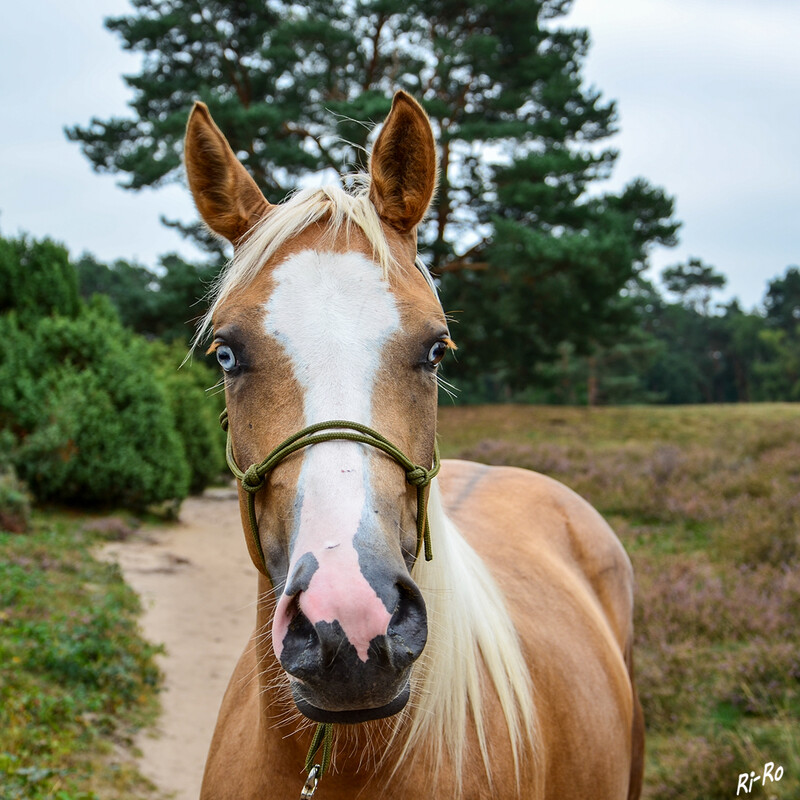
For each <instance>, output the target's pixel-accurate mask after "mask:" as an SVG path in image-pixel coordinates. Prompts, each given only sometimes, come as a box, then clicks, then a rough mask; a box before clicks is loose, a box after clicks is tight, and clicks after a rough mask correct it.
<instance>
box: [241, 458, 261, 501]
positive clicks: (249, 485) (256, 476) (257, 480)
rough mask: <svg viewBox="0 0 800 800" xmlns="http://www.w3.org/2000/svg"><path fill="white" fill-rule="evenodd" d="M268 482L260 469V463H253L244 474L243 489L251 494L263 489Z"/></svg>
mask: <svg viewBox="0 0 800 800" xmlns="http://www.w3.org/2000/svg"><path fill="white" fill-rule="evenodd" d="M265 483H266V478H265V477H264V476H263V475H261V474H260V473H259V471H258V464H251V465H250V466H249V467H248V468H247V469H246V470H245V471H244V474H243V475H242V489H244V490H245V491H246V492H249V493H250V494H256V493H257V492H259V491H261V489H262V488H263V487H264V484H265Z"/></svg>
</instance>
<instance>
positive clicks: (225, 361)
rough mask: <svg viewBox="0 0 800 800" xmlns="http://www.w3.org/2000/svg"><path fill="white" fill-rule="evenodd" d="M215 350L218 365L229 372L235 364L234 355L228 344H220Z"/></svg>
mask: <svg viewBox="0 0 800 800" xmlns="http://www.w3.org/2000/svg"><path fill="white" fill-rule="evenodd" d="M215 352H216V354H217V361H219V365H220V366H221V367H222V369H224V370H225V372H230V371H231V370H232V369H233V368H234V367H235V366H236V356H235V355H234V354H233V350H231V349H230V347H228V345H226V344H221V345H220V346H219V347H218V348H217V349H216V351H215Z"/></svg>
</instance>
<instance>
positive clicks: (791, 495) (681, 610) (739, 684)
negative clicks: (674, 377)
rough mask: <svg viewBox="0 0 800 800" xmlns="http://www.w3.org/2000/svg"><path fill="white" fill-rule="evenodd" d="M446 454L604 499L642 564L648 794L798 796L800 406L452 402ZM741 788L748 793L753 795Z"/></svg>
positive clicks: (640, 652)
mask: <svg viewBox="0 0 800 800" xmlns="http://www.w3.org/2000/svg"><path fill="white" fill-rule="evenodd" d="M440 434H441V440H442V445H443V451H444V453H445V454H446V455H448V456H458V457H461V458H469V459H474V460H477V461H482V462H484V463H488V464H506V465H513V466H520V467H525V468H529V469H535V470H538V471H540V472H544V473H546V474H548V475H550V476H551V477H554V478H557V479H558V480H560V481H562V482H564V483H566V484H567V485H568V486H570V487H571V488H573V489H575V490H576V491H577V492H579V493H580V494H581V495H583V496H584V497H586V498H587V499H588V500H589V501H590V502H591V503H592V504H593V505H594V506H595V507H596V508H598V509H599V510H600V511H601V512H602V513H603V514H604V515H605V517H606V518H607V519H608V520H609V522H610V523H611V525H612V526H613V527H614V528H615V530H616V531H617V533H618V535H619V536H620V538H621V539H622V541H623V543H624V545H625V547H626V549H627V550H628V553H629V554H630V557H631V560H632V562H633V566H634V570H635V574H636V614H635V626H636V650H635V657H636V672H637V683H638V686H639V692H640V696H641V700H642V704H643V706H644V710H645V717H646V724H647V769H646V777H645V791H644V797H646V798H652V799H653V800H666V799H667V798H678V797H680V798H687V799H688V800H693V799H695V798H696V800H701V799H702V800H714V798H728V797H735V796H736V790H737V778H738V775H739V774H740V773H743V772H748V773H749V772H750V771H754V772H756V773H760V772H762V771H763V766H764V764H766V763H768V762H773V763H774V764H775V765H776V767H777V765H781V766H782V767H783V769H784V773H783V777H782V778H781V780H780V781H779V782H771V783H768V784H767V786H766V787H764V788H762V787H761V786H760V784H759V783H756V784H754V787H753V789H752V791H751V792H750V793H749V795H748V796H753V797H757V796H762V797H770V798H771V797H774V798H790V797H791V798H796V797H798V796H800V725H798V718H800V406H794V405H789V404H770V405H766V404H765V405H737V406H703V407H699V406H688V407H680V408H678V407H661V408H658V407H628V408H600V409H597V408H595V409H588V408H564V407H543V406H506V407H498V406H494V407H473V408H444V409H443V410H442V412H441V415H440ZM740 796H745V795H744V793H743V792H742V793H741V794H740Z"/></svg>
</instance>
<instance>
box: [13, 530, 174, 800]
mask: <svg viewBox="0 0 800 800" xmlns="http://www.w3.org/2000/svg"><path fill="white" fill-rule="evenodd" d="M97 544H98V540H97V539H96V538H93V537H92V535H90V534H89V533H87V532H86V531H83V530H81V529H79V528H78V527H77V525H76V524H75V523H74V522H73V523H66V522H62V521H59V520H58V519H56V518H54V517H46V518H41V517H39V518H38V519H37V521H36V524H35V529H34V532H33V533H32V534H30V535H29V536H26V537H19V536H13V535H10V534H5V533H0V787H2V789H0V796H2V797H3V798H4V800H6V799H7V800H12V799H15V798H20V800H22V798H25V800H45V798H59V799H60V800H97V798H100V797H107V798H112V797H114V798H117V797H119V798H122V797H146V796H150V792H149V789H148V786H147V784H146V782H145V781H144V780H143V779H142V778H141V776H138V775H137V774H136V773H135V772H134V770H133V769H132V767H131V766H130V765H128V764H125V763H124V762H123V763H120V762H119V756H118V755H116V754H115V752H114V750H113V748H114V746H115V745H120V744H130V741H131V736H132V733H133V731H134V730H135V728H137V727H139V726H140V725H142V724H143V723H144V722H145V721H148V720H149V719H151V717H152V715H153V713H154V711H155V706H156V687H157V684H158V681H159V673H158V670H157V668H156V665H155V663H154V660H153V657H154V655H155V653H156V652H157V649H156V648H154V647H153V646H151V645H149V644H147V643H146V642H145V641H143V640H142V639H141V637H140V635H139V632H138V629H137V623H136V616H137V614H138V612H139V604H138V599H137V598H136V596H135V595H134V594H133V592H132V591H131V590H130V589H129V588H128V587H127V586H126V585H125V584H124V583H123V581H122V579H121V576H120V574H119V570H118V568H117V567H116V566H115V565H111V564H101V563H99V562H97V561H96V560H94V559H93V558H92V556H91V554H90V549H91V548H92V547H93V546H96V545H97Z"/></svg>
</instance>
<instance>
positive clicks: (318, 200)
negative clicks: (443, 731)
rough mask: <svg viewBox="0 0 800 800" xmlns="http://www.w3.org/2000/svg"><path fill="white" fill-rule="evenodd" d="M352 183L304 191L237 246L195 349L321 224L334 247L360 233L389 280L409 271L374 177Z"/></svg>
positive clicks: (324, 242) (211, 299) (266, 217)
mask: <svg viewBox="0 0 800 800" xmlns="http://www.w3.org/2000/svg"><path fill="white" fill-rule="evenodd" d="M351 179H352V183H353V188H352V189H350V190H348V189H345V188H344V187H343V186H337V185H335V184H332V185H329V186H323V187H321V188H317V189H302V190H299V191H297V192H295V193H294V194H293V195H291V196H290V197H289V198H288V199H287V200H285V201H284V202H283V203H281V204H279V205H277V206H271V207H270V210H269V211H268V213H266V214H265V215H264V216H263V217H262V219H261V220H259V221H258V222H257V223H256V224H255V225H254V226H253V228H252V229H251V230H250V231H249V232H248V233H247V234H246V236H244V237H243V239H242V240H241V241H240V242H239V243H238V244H237V247H236V250H235V252H234V256H233V258H232V259H231V260H230V261H229V262H228V264H227V265H226V266H225V267H224V268H223V270H222V271H221V272H220V274H219V276H218V277H217V279H216V281H215V282H214V283H213V284H212V286H211V290H210V291H209V293H208V300H209V308H208V311H207V313H206V314H205V316H204V317H203V318H202V319H201V321H200V324H199V326H198V328H197V334H196V337H195V344H197V343H198V342H199V341H200V340H201V339H202V338H203V336H204V335H205V334H206V333H207V331H208V330H210V328H211V325H212V321H213V318H214V313H215V312H216V310H217V309H218V308H219V307H220V306H221V305H222V304H223V303H224V302H225V301H226V299H227V298H229V297H230V296H231V295H232V294H234V293H236V292H238V291H240V290H244V289H246V288H247V287H248V286H249V285H250V284H251V283H252V281H253V280H254V279H255V278H256V276H257V275H258V274H259V273H260V272H261V270H262V269H263V268H264V267H265V266H266V265H267V263H268V262H270V261H271V260H272V259H273V258H274V257H275V256H276V254H278V252H279V251H281V249H282V248H284V247H285V246H286V245H287V244H288V243H289V242H290V241H291V240H292V239H293V238H294V237H296V236H297V235H298V234H300V233H301V232H303V231H304V230H306V229H307V228H309V227H310V226H312V225H314V224H315V223H320V222H324V223H325V228H326V231H325V234H324V237H323V240H322V241H321V242H320V244H321V245H322V246H326V245H327V246H331V245H332V244H333V243H334V242H336V240H337V239H338V238H339V236H340V235H341V234H344V236H345V241H349V239H350V237H351V235H352V234H353V232H354V231H355V232H358V233H359V234H361V235H362V236H363V237H364V238H365V239H366V242H367V244H368V246H369V247H370V248H371V250H372V253H371V256H372V259H373V260H374V261H375V263H376V264H377V265H378V267H379V268H380V270H381V273H382V277H383V279H384V280H386V281H388V280H389V279H390V278H391V277H392V276H394V275H398V274H402V272H403V271H404V270H406V269H407V268H408V265H405V264H403V263H402V260H401V259H398V258H397V256H396V255H395V253H394V252H393V248H392V245H391V243H390V242H389V240H388V238H387V234H386V230H385V228H384V224H383V223H382V221H381V218H380V216H379V215H378V212H377V210H376V209H375V206H374V205H373V203H372V201H371V200H370V198H369V191H370V187H369V177H368V176H367V175H362V174H359V175H355V176H352V178H351ZM414 267H415V268H416V269H417V270H419V272H420V273H421V274H422V275H423V277H424V278H425V281H426V282H427V284H428V286H429V287H430V289H431V291H432V293H433V294H434V296H437V299H438V295H437V289H436V285H435V283H434V281H433V278H432V276H431V274H430V272H429V271H428V269H427V267H426V266H425V264H424V262H423V261H422V260H421V259H420V258H416V260H415V261H414Z"/></svg>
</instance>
